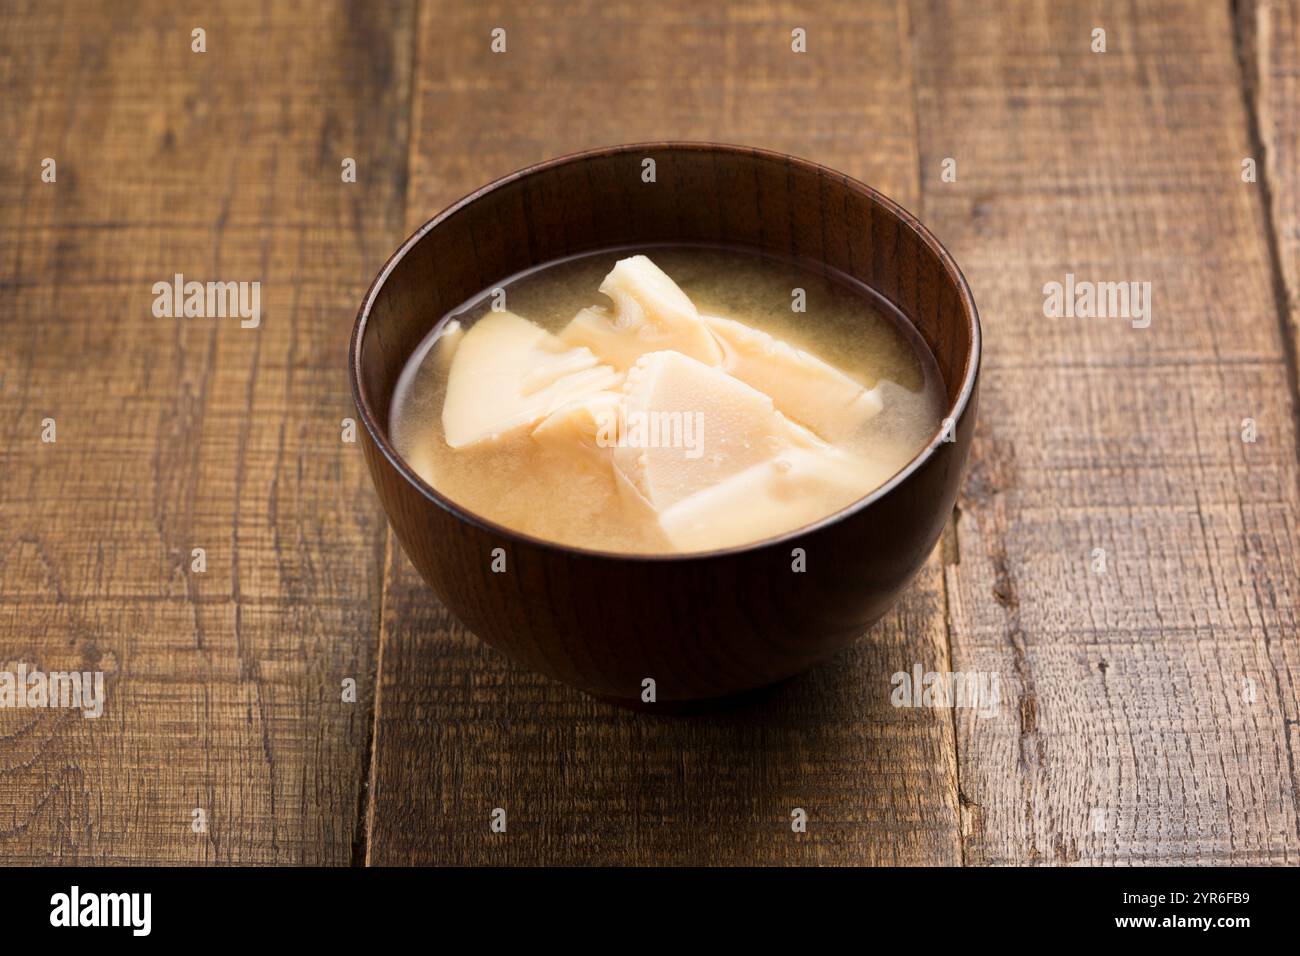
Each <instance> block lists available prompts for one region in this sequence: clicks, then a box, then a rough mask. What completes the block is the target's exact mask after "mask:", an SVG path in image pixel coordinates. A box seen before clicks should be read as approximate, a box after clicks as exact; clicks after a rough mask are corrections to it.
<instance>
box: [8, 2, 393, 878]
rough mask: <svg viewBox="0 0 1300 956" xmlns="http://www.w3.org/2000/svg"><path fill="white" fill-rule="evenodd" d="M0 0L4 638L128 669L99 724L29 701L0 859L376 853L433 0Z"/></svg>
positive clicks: (289, 858)
mask: <svg viewBox="0 0 1300 956" xmlns="http://www.w3.org/2000/svg"><path fill="white" fill-rule="evenodd" d="M0 16H3V18H4V23H3V26H0V38H2V39H0V44H2V48H0V64H3V66H0V69H2V70H3V73H2V74H0V86H2V88H3V101H4V103H5V109H4V111H3V114H4V116H3V120H0V122H3V124H4V125H3V132H4V135H3V139H4V142H5V144H6V148H5V149H4V151H3V155H0V208H3V210H4V215H3V226H2V227H0V287H2V288H3V293H2V296H0V337H2V338H3V340H4V343H5V346H4V349H3V352H0V363H2V364H0V408H2V409H3V415H2V418H0V421H2V422H3V429H4V444H3V449H2V450H0V456H2V461H3V466H2V468H0V470H2V471H3V474H4V478H5V480H4V482H3V487H2V488H0V565H2V569H0V570H2V573H0V660H2V661H6V662H7V661H22V662H25V663H27V664H28V665H34V666H38V667H40V668H43V669H44V670H46V671H49V670H56V669H70V668H77V669H83V668H84V669H87V670H95V669H99V670H103V671H106V672H107V675H108V684H107V701H106V707H105V712H104V715H103V716H102V717H101V718H99V719H97V720H87V719H82V718H81V717H80V716H78V715H77V714H75V713H74V712H71V711H68V710H46V711H36V710H3V711H0V857H2V858H3V859H4V860H5V862H7V863H78V864H84V863H163V862H176V863H192V862H214V863H235V862H239V863H347V862H348V861H349V860H350V858H351V855H352V851H353V843H354V841H355V839H356V833H357V819H358V812H359V808H358V803H359V798H358V795H359V793H360V790H361V783H362V780H363V774H364V769H365V765H366V748H367V740H368V734H369V730H370V726H371V707H370V700H371V687H372V684H371V677H370V671H371V668H372V666H373V665H372V661H373V655H374V652H375V643H374V635H375V634H376V633H377V622H378V617H379V599H380V587H381V581H380V579H379V569H380V568H381V566H382V554H383V535H384V531H383V520H382V515H380V514H379V511H378V507H377V505H376V504H375V502H374V498H373V495H372V493H371V491H370V489H369V487H368V480H367V478H366V476H365V474H364V470H365V466H364V464H363V463H362V461H361V458H360V455H359V453H358V451H357V449H356V446H355V445H346V444H344V443H343V442H342V440H341V430H340V421H341V419H342V418H343V417H344V416H346V415H348V414H350V408H351V405H350V397H349V391H348V385H347V378H346V372H345V370H344V368H345V366H344V354H345V351H346V341H347V337H348V334H349V326H350V321H351V317H352V315H353V314H354V312H355V308H356V305H357V303H358V302H359V299H360V296H361V294H362V293H363V291H364V289H365V286H366V283H367V282H368V281H369V278H370V276H371V275H372V274H373V272H374V270H375V269H376V268H377V267H378V265H379V264H380V263H381V262H382V261H383V257H384V256H385V255H386V254H387V253H388V251H389V250H390V249H391V247H392V246H393V245H394V244H395V243H396V242H397V241H398V240H399V239H400V230H401V226H402V202H403V183H404V179H405V156H406V127H405V120H404V117H406V116H407V115H408V113H407V103H408V90H409V65H410V50H411V42H410V41H411V35H412V34H411V30H412V27H413V23H412V22H410V21H412V20H413V15H412V8H411V7H410V5H409V4H400V3H399V4H394V5H392V6H388V7H385V8H383V9H370V8H369V7H366V6H362V5H349V4H339V3H331V4H326V5H318V4H301V5H300V4H295V5H286V4H278V3H277V4H271V3H266V4H263V3H256V2H251V0H246V2H234V3H229V4H223V5H222V6H221V7H220V8H219V9H218V8H211V9H205V10H202V11H194V12H190V13H186V12H183V11H181V10H179V9H177V8H176V7H175V6H174V5H172V4H170V3H165V2H152V0H151V2H147V3H140V4H118V5H113V7H112V8H111V9H105V8H104V7H103V6H102V5H95V4H76V3H68V4H40V5H23V6H13V5H7V6H6V7H5V9H4V11H3V14H0ZM195 27H202V28H204V29H205V30H206V52H204V53H196V52H193V51H192V49H191V31H192V29H194V28H195ZM346 156H351V157H353V158H355V159H356V161H357V164H358V174H357V182H356V183H355V184H345V183H343V182H342V178H341V163H342V160H343V157H346ZM44 157H52V158H54V159H55V160H56V162H57V181H56V182H55V183H49V184H47V183H43V182H42V181H41V178H40V175H41V163H42V159H43V158H44ZM176 273H182V274H183V275H184V276H185V277H187V278H188V279H194V280H198V281H209V280H212V281H249V282H251V281H258V282H260V283H261V286H260V291H261V301H260V306H261V322H260V325H259V326H258V327H257V328H255V329H253V328H248V329H245V328H241V327H240V322H239V320H238V319H205V318H191V319H182V320H176V319H167V318H155V317H154V315H153V313H152V311H151V307H152V304H153V301H154V293H153V291H152V285H153V283H155V282H157V281H170V280H171V278H172V276H173V275H174V274H176ZM47 417H49V418H53V419H55V421H56V428H57V433H56V435H57V441H56V442H55V443H53V444H44V443H42V441H41V433H42V420H43V419H45V418H47ZM195 547H202V548H204V549H206V562H207V570H206V572H205V573H194V572H193V571H192V570H191V549H192V548H195ZM0 666H3V665H0ZM348 677H352V678H355V679H356V680H357V681H358V683H359V685H360V688H359V696H358V701H357V702H356V703H354V704H348V703H344V702H342V699H341V698H342V694H341V691H340V688H341V682H342V681H343V680H344V679H345V678H348ZM195 808H201V809H202V810H204V812H205V814H206V832H195V829H194V827H193V826H192V822H193V817H192V812H193V810H194V809H195Z"/></svg>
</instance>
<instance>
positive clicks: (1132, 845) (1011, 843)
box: [915, 2, 1300, 863]
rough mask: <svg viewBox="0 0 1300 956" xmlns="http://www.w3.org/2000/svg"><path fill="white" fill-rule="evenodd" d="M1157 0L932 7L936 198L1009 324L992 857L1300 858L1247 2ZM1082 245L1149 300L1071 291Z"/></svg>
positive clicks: (928, 90) (933, 210) (992, 551)
mask: <svg viewBox="0 0 1300 956" xmlns="http://www.w3.org/2000/svg"><path fill="white" fill-rule="evenodd" d="M1138 9H1139V8H1135V7H1133V6H1131V5H1128V4H1120V3H1115V4H1103V5H1089V7H1087V8H1084V7H1082V6H1079V7H1076V6H1074V5H1069V4H1055V3H1049V2H1017V3H1008V4H1005V5H998V6H997V7H996V8H994V9H993V10H989V9H986V8H980V9H979V10H978V12H977V11H976V10H974V9H973V8H971V7H969V6H968V5H963V4H957V3H942V2H934V3H929V4H925V5H924V6H923V8H922V9H921V10H920V11H919V13H918V15H917V18H916V24H915V36H916V37H917V40H918V42H917V45H916V51H917V56H916V60H917V69H918V74H917V75H918V82H917V89H918V102H919V106H920V117H921V122H920V143H921V152H920V155H921V167H922V170H923V175H922V179H921V183H922V191H923V194H924V200H925V201H924V212H925V216H926V218H927V220H928V221H930V222H931V223H932V224H933V225H934V227H935V228H936V230H937V232H938V234H939V235H940V237H941V238H943V239H944V240H945V241H946V242H947V243H948V245H949V248H950V249H951V251H952V252H953V253H954V255H955V256H956V258H957V259H958V261H959V262H961V263H962V266H963V269H964V270H965V272H966V274H967V277H968V278H969V279H970V281H971V284H972V287H973V288H974V290H975V295H976V299H977V300H978V302H979V304H980V311H981V315H982V317H983V320H984V329H985V336H986V344H987V351H986V357H985V366H984V372H985V378H984V388H983V396H982V408H981V415H980V426H981V433H980V434H979V435H977V439H976V447H975V450H974V453H973V458H974V464H973V468H972V474H971V475H970V477H969V478H968V480H967V484H966V487H965V494H964V497H963V499H962V501H961V502H960V520H959V522H958V524H957V541H958V547H959V553H960V562H959V563H955V564H953V565H952V566H950V567H948V568H947V582H948V591H949V599H950V602H951V607H952V638H953V646H954V662H955V664H956V666H957V667H959V668H960V669H963V670H981V671H994V672H997V673H999V674H1000V675H1001V678H1002V685H1003V687H1004V688H1006V689H1007V690H1008V698H1009V699H1008V700H1007V701H1006V709H1005V713H1003V714H1002V715H1001V716H1000V717H999V718H998V719H996V720H979V719H976V718H973V717H968V716H966V715H965V714H962V715H960V716H961V717H962V719H960V720H959V722H958V752H959V755H960V770H959V780H960V787H961V793H962V800H961V802H962V807H963V813H962V831H963V851H964V857H965V859H966V861H967V863H1034V862H1060V863H1073V862H1088V863H1100V862H1121V863H1155V862H1164V863H1223V862H1238V863H1294V862H1295V861H1296V859H1297V857H1298V856H1300V836H1298V834H1300V831H1298V830H1297V826H1298V816H1297V804H1296V785H1297V777H1296V765H1295V742H1296V740H1295V707H1296V699H1297V682H1298V680H1300V648H1298V646H1297V620H1296V607H1297V604H1298V601H1297V598H1300V587H1298V585H1297V564H1296V554H1297V546H1298V545H1300V541H1298V540H1297V528H1298V526H1300V506H1298V503H1297V474H1296V448H1295V433H1294V431H1293V411H1294V410H1293V408H1292V407H1291V402H1290V395H1291V394H1292V390H1291V387H1290V383H1289V381H1288V376H1289V370H1288V367H1287V364H1286V362H1285V361H1284V354H1285V349H1284V345H1283V340H1282V336H1281V335H1280V332H1279V325H1278V318H1277V311H1276V301H1275V298H1274V287H1273V275H1272V265H1271V262H1270V257H1269V251H1268V230H1267V223H1266V217H1265V215H1264V203H1263V200H1262V197H1261V192H1260V190H1259V189H1258V187H1257V186H1254V185H1251V184H1246V183H1243V182H1242V180H1241V178H1240V171H1241V165H1240V163H1241V159H1242V158H1243V157H1245V156H1247V155H1250V151H1251V146H1250V138H1249V132H1248V117H1247V114H1246V110H1245V106H1244V101H1243V97H1242V94H1241V89H1242V87H1241V75H1240V72H1239V68H1238V63H1237V59H1236V56H1235V50H1234V42H1233V32H1232V23H1231V16H1230V11H1229V8H1228V6H1227V5H1226V4H1198V3H1162V4H1159V5H1158V8H1151V7H1150V6H1149V5H1143V6H1142V7H1141V8H1140V10H1141V16H1140V19H1139V18H1138V15H1137V10H1138ZM1099 26H1100V27H1104V28H1105V29H1106V31H1107V51H1106V52H1105V53H1093V52H1091V50H1090V42H1091V31H1092V30H1093V28H1094V27H1099ZM922 38H924V42H922ZM943 157H954V158H956V160H957V168H958V171H959V174H958V178H957V181H956V182H955V183H945V182H942V181H941V180H940V179H939V177H938V175H937V169H938V164H939V163H940V162H941V160H942V158H943ZM1067 273H1073V274H1075V275H1076V276H1077V277H1078V278H1079V279H1081V280H1082V279H1090V280H1097V281H1104V280H1110V281H1127V280H1138V281H1146V282H1150V283H1151V284H1152V289H1153V292H1152V295H1153V300H1152V301H1153V314H1152V321H1151V324H1150V327H1149V328H1145V329H1136V328H1133V327H1132V324H1131V323H1130V322H1129V321H1126V320H1124V319H1122V318H1121V319H1064V318H1060V319H1049V318H1046V317H1045V315H1044V295H1043V286H1044V284H1045V283H1047V282H1050V281H1053V280H1056V281H1064V278H1065V275H1066V274H1067ZM1026 396H1033V399H1032V400H1031V401H1027V400H1026ZM1245 418H1252V419H1254V420H1255V421H1256V422H1257V423H1258V430H1259V437H1258V440H1257V441H1256V442H1255V443H1246V442H1244V441H1243V440H1242V428H1243V425H1242V421H1243V419H1245ZM1095 548H1103V549H1105V552H1106V561H1107V564H1106V570H1105V573H1094V569H1093V560H1094V559H1093V554H1094V549H1095Z"/></svg>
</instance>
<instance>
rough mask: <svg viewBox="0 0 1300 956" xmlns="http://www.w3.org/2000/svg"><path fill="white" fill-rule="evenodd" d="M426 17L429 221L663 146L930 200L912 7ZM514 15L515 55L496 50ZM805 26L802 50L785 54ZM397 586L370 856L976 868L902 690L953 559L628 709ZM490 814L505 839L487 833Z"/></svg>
mask: <svg viewBox="0 0 1300 956" xmlns="http://www.w3.org/2000/svg"><path fill="white" fill-rule="evenodd" d="M421 12H422V16H421V28H420V45H419V53H418V62H419V63H420V64H421V68H420V70H419V76H418V81H417V89H416V102H415V120H414V122H413V135H412V153H411V156H412V159H411V169H412V176H411V184H410V201H409V202H408V207H407V209H408V226H409V227H412V228H413V227H414V226H415V225H417V224H418V223H419V222H421V221H423V219H425V218H426V217H427V216H428V215H430V214H432V213H433V212H435V211H436V210H437V209H439V208H440V207H441V206H443V205H445V204H446V203H448V202H450V201H451V200H453V199H455V198H457V197H459V196H460V195H462V194H464V193H466V192H468V191H470V190H471V189H473V188H474V187H476V186H478V185H480V184H481V183H483V182H484V181H486V180H489V179H491V178H493V177H494V176H496V175H499V174H504V173H507V172H509V171H511V170H513V169H515V168H518V167H519V166H522V165H525V164H528V163H531V162H535V161H538V160H541V159H544V158H547V157H549V156H552V155H556V154H560V153H565V152H570V151H574V150H577V149H580V148H584V147H589V146H596V145H602V144H607V143H613V142H635V141H637V140H638V139H642V140H646V139H655V138H673V139H697V140H698V139H712V140H716V141H722V142H726V141H735V142H742V143H745V144H748V145H755V146H766V147H770V148H774V149H779V150H784V151H787V152H793V153H796V154H805V155H807V154H811V155H815V156H816V157H817V158H818V160H819V161H820V162H824V163H826V164H828V165H831V166H834V167H836V168H839V169H842V170H844V171H845V172H848V173H850V174H851V175H854V176H856V177H858V178H861V179H863V180H865V181H867V182H869V183H871V184H873V185H876V186H877V187H879V188H881V189H883V190H884V191H885V192H886V193H888V194H891V195H892V196H893V197H894V198H896V199H898V200H899V201H901V202H903V203H904V204H905V205H906V204H909V203H913V202H914V201H915V199H916V198H917V190H916V162H915V152H914V149H915V137H914V135H913V126H912V123H913V117H914V113H913V107H912V91H911V88H910V83H909V78H910V76H911V66H910V63H909V61H908V54H909V48H908V44H907V39H906V38H907V35H908V24H907V19H906V15H905V13H904V11H902V10H901V9H899V8H896V7H895V6H894V5H892V4H885V5H874V6H867V7H859V6H857V5H854V6H852V7H850V6H847V5H833V4H816V5H814V6H813V8H812V9H809V8H806V7H805V8H801V9H800V10H799V11H798V12H796V11H794V10H793V9H786V8H785V7H783V6H781V5H777V4H770V3H760V4H746V5H743V6H742V5H739V4H736V5H731V6H727V7H726V8H725V9H723V8H720V7H714V6H700V5H698V4H695V5H691V4H684V3H670V4H656V5H652V6H648V7H647V6H645V5H642V4H632V3H613V4H609V3H583V4H565V5H557V4H538V5H529V6H528V7H526V8H523V7H516V5H510V4H485V5H479V6H476V7H474V8H464V7H461V6H460V5H456V4H450V3H431V4H426V5H423V6H422V11H421ZM497 26H501V27H504V28H505V29H506V31H507V34H506V35H507V52H506V53H504V54H497V55H493V54H491V53H490V51H489V42H490V32H491V30H492V29H493V28H494V27H497ZM796 27H802V28H804V29H805V30H806V31H807V36H808V49H809V53H807V54H795V53H792V52H791V48H790V44H791V33H790V31H791V30H792V29H794V28H796ZM864 58H865V59H866V60H868V61H869V62H871V63H872V64H873V68H872V69H871V70H865V71H864V70H861V69H859V68H858V65H859V64H861V63H862V62H863V60H864ZM557 103H563V104H565V107H566V108H565V109H563V110H557V109H555V108H554V106H553V104H557ZM387 581H388V585H387V591H386V595H385V604H384V611H385V614H384V629H383V636H382V657H381V688H380V691H379V707H378V716H377V721H376V736H375V776H374V789H373V794H372V801H371V805H370V823H371V827H370V843H369V857H368V859H369V861H370V862H372V863H378V864H389V863H651V862H656V863H696V864H699V863H717V864H733V863H912V864H920V863H956V862H958V855H957V851H958V843H957V830H956V822H957V806H956V801H955V796H956V789H955V780H954V776H953V771H954V769H955V757H954V753H953V750H952V726H951V722H950V718H949V716H948V715H947V714H946V713H943V712H941V711H933V710H915V711H912V710H895V709H894V708H893V707H892V706H890V703H889V691H890V690H891V687H890V684H889V675H890V674H892V673H893V672H895V671H898V670H908V669H910V668H911V667H912V665H913V664H914V663H917V662H920V663H921V664H922V665H923V666H924V667H925V668H926V669H927V670H930V669H933V670H947V663H946V662H947V651H946V642H945V631H944V600H943V593H942V583H941V577H940V571H939V563H938V558H937V557H936V558H935V559H934V560H933V561H932V562H931V563H930V564H929V565H928V566H927V568H926V570H925V571H924V572H923V573H922V575H921V576H920V578H919V579H918V580H917V582H916V583H915V585H914V587H913V588H912V590H911V592H910V594H909V595H908V597H907V598H906V599H905V600H904V601H903V602H902V604H901V605H900V607H899V608H898V609H897V610H896V611H895V612H894V613H893V614H892V615H891V616H890V617H889V618H887V619H886V621H885V622H883V623H881V624H880V625H878V626H877V627H876V628H875V629H874V630H873V631H872V636H871V638H870V639H869V640H864V641H861V642H859V643H858V644H857V645H856V647H855V648H854V650H853V651H852V652H851V653H850V654H847V655H845V656H844V657H842V658H840V659H838V660H836V661H835V662H833V663H831V664H829V665H827V666H824V667H821V668H819V669H817V670H816V671H814V672H813V673H811V674H809V675H806V676H805V677H803V678H801V679H798V680H796V681H794V682H792V683H790V684H788V685H786V686H784V687H782V688H779V689H778V690H776V691H775V692H773V693H771V694H768V695H765V696H763V697H760V698H759V699H757V700H754V701H751V702H750V703H748V704H745V705H743V706H742V707H740V708H739V709H737V710H734V711H729V712H725V713H720V714H712V715H697V716H694V717H691V718H649V717H646V716H643V715H638V714H631V713H626V712H623V711H619V710H616V709H614V708H612V707H609V706H607V705H605V704H601V703H598V702H596V701H594V700H592V699H590V698H587V697H585V696H583V695H581V694H579V693H577V692H575V691H572V690H570V689H568V688H566V687H563V686H560V685H558V684H555V683H552V682H549V681H547V680H545V679H543V678H539V677H535V676H532V675H530V674H527V673H524V672H522V671H520V670H517V669H515V668H513V667H512V666H510V665H508V664H507V663H505V662H504V661H503V660H502V659H500V658H499V657H497V656H496V655H494V654H493V653H492V652H490V651H488V650H486V649H485V648H484V647H483V646H482V645H480V643H479V642H478V641H477V639H476V638H474V637H473V636H472V635H470V634H467V633H466V632H465V631H464V629H463V628H461V627H460V625H459V624H457V623H456V622H455V621H454V620H453V619H451V618H450V616H449V615H448V614H447V613H446V612H445V611H444V610H443V609H442V608H441V607H439V606H438V604H437V602H436V599H434V598H433V597H432V595H431V594H430V593H429V592H428V590H427V589H426V588H425V587H424V586H423V584H422V583H421V582H420V581H419V578H418V576H417V575H416V573H415V571H414V569H412V568H411V567H410V565H409V563H408V562H407V560H406V558H405V556H404V555H403V554H402V553H401V551H400V549H398V548H396V547H395V548H394V550H393V553H392V556H391V562H390V567H389V573H388V575H387ZM496 807H502V808H504V809H506V811H507V819H508V821H509V823H508V829H507V833H506V834H493V833H491V832H490V831H489V827H488V823H489V815H490V813H491V812H492V810H493V809H494V808H496ZM795 807H802V808H804V809H805V810H807V812H808V816H809V821H810V822H809V826H808V832H807V833H805V834H796V833H793V832H792V831H791V827H790V813H791V810H792V809H793V808H795Z"/></svg>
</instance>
